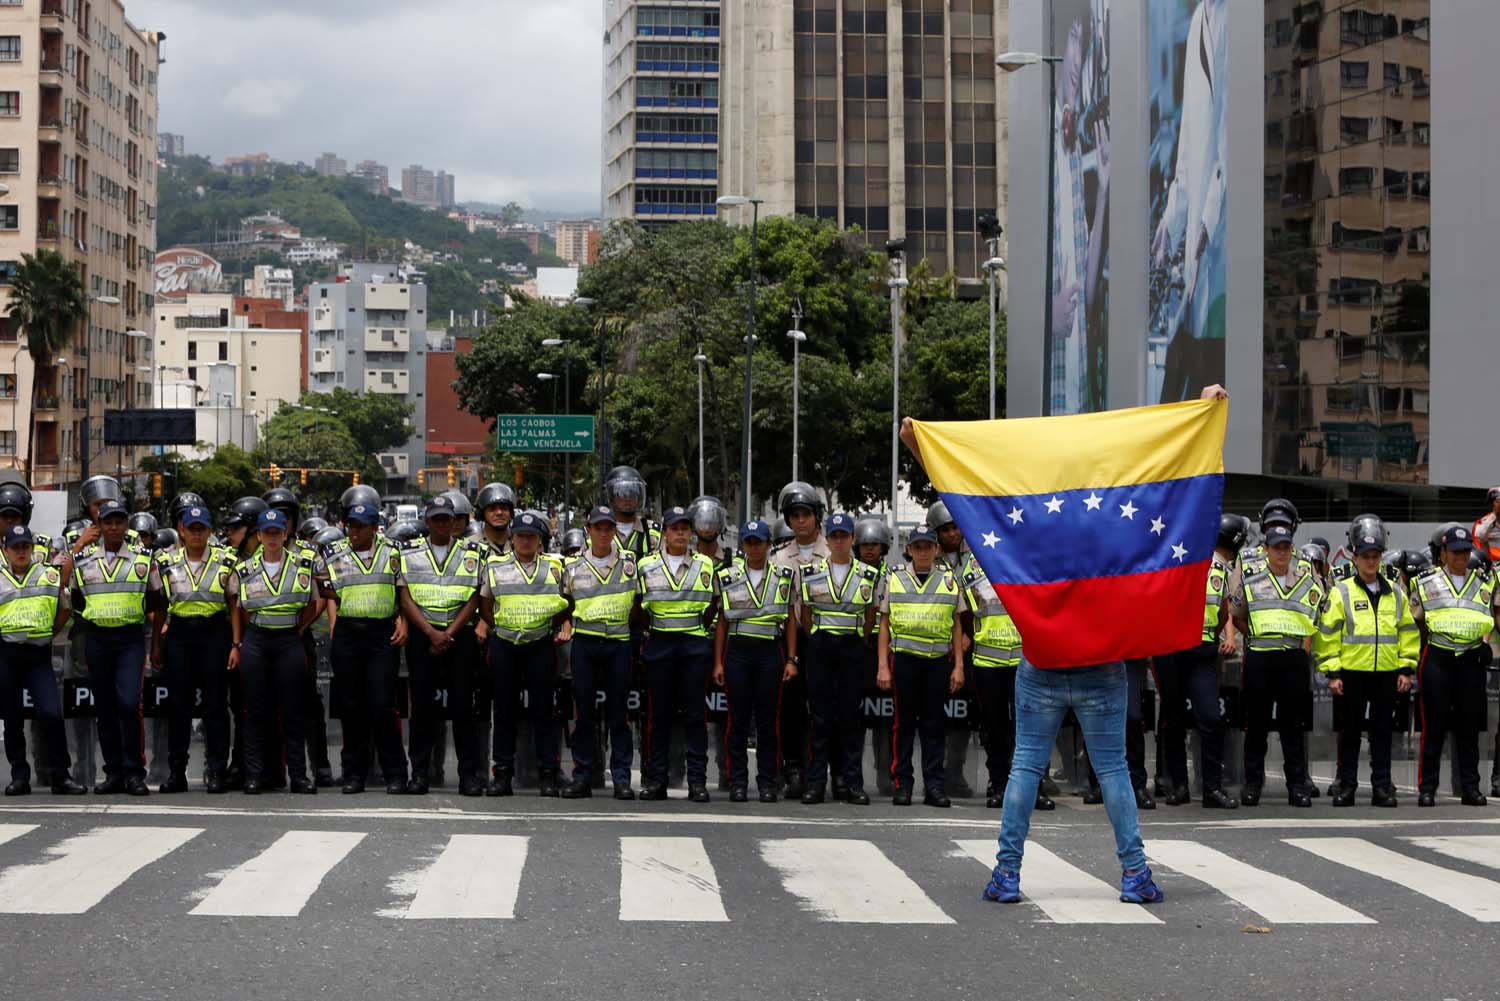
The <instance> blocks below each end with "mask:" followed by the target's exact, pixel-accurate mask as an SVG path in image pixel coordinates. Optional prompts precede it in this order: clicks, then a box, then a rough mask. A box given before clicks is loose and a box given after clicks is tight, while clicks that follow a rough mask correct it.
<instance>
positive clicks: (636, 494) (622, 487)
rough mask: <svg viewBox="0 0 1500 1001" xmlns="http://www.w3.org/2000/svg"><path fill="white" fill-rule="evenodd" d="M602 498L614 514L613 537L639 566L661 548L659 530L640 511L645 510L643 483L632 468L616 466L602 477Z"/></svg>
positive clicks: (644, 486) (644, 484) (642, 479)
mask: <svg viewBox="0 0 1500 1001" xmlns="http://www.w3.org/2000/svg"><path fill="white" fill-rule="evenodd" d="M604 497H605V503H607V504H608V505H609V507H610V509H611V510H612V511H614V513H615V521H616V524H615V534H616V535H617V536H618V537H619V544H620V547H621V548H622V549H628V550H630V551H631V552H632V553H634V554H635V558H636V562H637V563H639V562H640V561H641V560H642V559H643V558H644V557H645V556H646V554H648V553H654V552H656V551H657V550H658V549H660V548H661V539H662V533H661V531H660V530H659V529H658V528H657V527H656V526H655V525H653V524H651V522H650V521H648V520H646V518H645V516H644V515H643V514H642V512H644V511H645V509H646V481H645V479H644V478H642V476H641V474H640V473H639V472H638V471H637V470H636V469H635V467H634V466H616V467H615V468H613V469H611V470H610V471H609V475H608V476H606V477H605V478H604Z"/></svg>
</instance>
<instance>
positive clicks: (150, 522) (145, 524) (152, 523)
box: [128, 511, 157, 549]
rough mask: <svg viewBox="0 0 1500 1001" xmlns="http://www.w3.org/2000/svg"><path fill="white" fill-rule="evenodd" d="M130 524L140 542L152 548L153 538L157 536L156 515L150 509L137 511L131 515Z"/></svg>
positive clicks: (147, 547) (143, 545)
mask: <svg viewBox="0 0 1500 1001" xmlns="http://www.w3.org/2000/svg"><path fill="white" fill-rule="evenodd" d="M128 524H129V525H130V530H131V531H132V532H134V533H135V537H136V538H137V539H138V540H140V541H139V544H140V545H141V546H142V547H144V548H146V549H150V548H151V544H152V540H153V539H155V538H156V529H157V524H156V516H155V515H153V514H151V513H150V512H149V511H137V512H136V513H135V514H133V515H131V516H130V521H129V522H128Z"/></svg>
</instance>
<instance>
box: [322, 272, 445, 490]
mask: <svg viewBox="0 0 1500 1001" xmlns="http://www.w3.org/2000/svg"><path fill="white" fill-rule="evenodd" d="M307 307H308V314H309V318H308V343H307V355H308V364H307V372H308V375H307V388H308V389H309V390H310V391H312V392H321V393H326V392H328V391H330V390H332V389H333V388H335V387H343V388H344V389H347V390H350V391H351V392H355V393H382V394H388V395H392V396H396V397H399V398H400V399H402V400H405V401H406V402H408V403H410V404H411V405H412V407H413V412H412V417H411V423H412V426H413V428H415V431H414V432H413V436H412V438H411V439H410V440H409V441H407V442H406V443H405V444H403V445H398V446H396V447H395V448H394V449H392V450H391V451H389V452H382V453H380V454H379V455H378V456H377V458H378V459H379V460H380V464H381V465H382V466H383V467H384V468H385V471H386V476H387V477H388V478H389V481H388V489H390V490H392V491H395V492H400V491H401V490H403V489H404V488H405V487H406V486H407V482H408V480H407V478H408V477H413V478H415V477H416V476H417V474H418V471H419V470H420V469H421V468H422V463H423V461H424V460H425V458H426V454H427V445H426V430H427V396H426V388H427V287H426V286H425V285H413V284H408V283H407V282H404V281H402V280H401V277H400V274H399V272H398V268H397V265H394V264H374V263H366V262H355V263H350V264H344V265H341V266H340V267H339V273H338V278H337V280H336V281H333V282H325V283H319V284H314V285H311V286H309V287H308V291H307ZM411 482H412V483H413V484H415V482H416V481H415V479H413V480H412V481H411Z"/></svg>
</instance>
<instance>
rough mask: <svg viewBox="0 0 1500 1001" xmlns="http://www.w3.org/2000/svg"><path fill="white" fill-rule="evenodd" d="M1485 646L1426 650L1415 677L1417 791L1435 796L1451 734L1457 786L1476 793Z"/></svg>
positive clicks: (1487, 651) (1487, 656)
mask: <svg viewBox="0 0 1500 1001" xmlns="http://www.w3.org/2000/svg"><path fill="white" fill-rule="evenodd" d="M1489 659H1490V648H1489V644H1484V645H1482V646H1478V647H1475V648H1474V649H1473V650H1469V651H1466V652H1464V653H1454V652H1453V651H1452V650H1444V649H1442V648H1440V647H1434V646H1429V647H1428V648H1427V654H1426V656H1425V657H1423V658H1422V666H1421V668H1420V669H1419V671H1418V674H1417V677H1418V678H1419V679H1420V687H1421V695H1422V757H1421V764H1420V765H1419V766H1418V768H1417V789H1418V790H1419V791H1421V792H1432V793H1435V792H1437V787H1438V775H1439V772H1440V771H1441V769H1442V757H1443V741H1444V740H1445V739H1446V738H1447V736H1448V734H1450V733H1451V734H1453V768H1454V770H1455V771H1456V772H1457V773H1458V786H1459V788H1460V789H1462V790H1464V791H1465V792H1478V791H1479V735H1480V733H1482V732H1483V731H1484V715H1485V691H1484V683H1485V670H1486V669H1487V668H1488V667H1489Z"/></svg>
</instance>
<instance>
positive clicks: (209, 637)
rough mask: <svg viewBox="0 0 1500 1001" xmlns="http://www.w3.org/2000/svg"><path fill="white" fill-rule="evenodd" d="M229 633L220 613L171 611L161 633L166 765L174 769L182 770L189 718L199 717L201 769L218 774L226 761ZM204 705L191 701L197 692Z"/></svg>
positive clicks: (225, 616)
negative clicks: (167, 695)
mask: <svg viewBox="0 0 1500 1001" xmlns="http://www.w3.org/2000/svg"><path fill="white" fill-rule="evenodd" d="M232 641H233V634H232V633H231V631H230V628H229V616H228V614H227V613H225V612H220V613H218V614H217V615H210V616H207V617H205V618H185V617H183V616H180V615H174V616H172V619H171V628H169V629H168V630H167V633H166V635H165V636H163V637H162V653H163V655H164V656H165V658H166V664H165V669H166V676H167V685H168V687H169V688H170V689H171V692H172V701H171V714H170V717H169V719H168V723H169V729H168V732H167V764H168V766H170V767H171V769H172V771H174V772H181V771H184V770H185V769H186V768H187V763H188V745H189V744H190V743H191V741H192V739H193V717H194V716H200V717H201V718H202V719H203V744H204V748H203V773H204V775H205V776H208V775H222V774H224V769H225V768H226V767H227V766H228V764H229V713H228V710H227V708H226V705H225V700H226V698H227V694H228V691H229V647H230V643H231V642H232ZM199 691H201V692H202V693H203V704H202V705H194V700H195V696H196V694H197V692H199Z"/></svg>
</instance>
